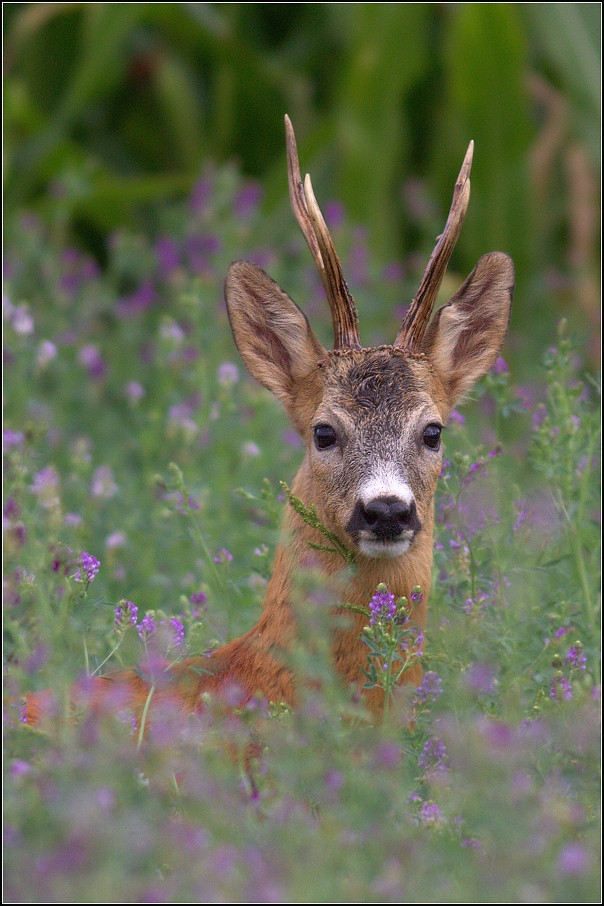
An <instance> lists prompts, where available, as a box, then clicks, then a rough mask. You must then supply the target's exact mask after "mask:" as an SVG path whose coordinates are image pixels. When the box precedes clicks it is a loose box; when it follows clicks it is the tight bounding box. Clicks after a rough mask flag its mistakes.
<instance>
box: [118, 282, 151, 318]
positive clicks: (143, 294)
mask: <svg viewBox="0 0 604 906" xmlns="http://www.w3.org/2000/svg"><path fill="white" fill-rule="evenodd" d="M156 298H157V293H156V292H155V287H154V286H153V284H152V283H151V281H150V280H146V281H145V282H144V283H141V285H140V286H139V288H138V289H137V290H136V291H135V292H134V293H132V295H131V296H123V297H122V298H121V299H118V301H117V302H116V304H115V311H116V314H117V315H118V316H119V317H122V318H129V317H132V316H134V315H137V314H139V312H141V311H145V309H147V308H149V307H150V306H151V305H153V304H154V302H155V300H156Z"/></svg>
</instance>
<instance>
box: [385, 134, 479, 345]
mask: <svg viewBox="0 0 604 906" xmlns="http://www.w3.org/2000/svg"><path fill="white" fill-rule="evenodd" d="M473 152H474V142H470V144H469V145H468V150H467V151H466V156H465V158H464V162H463V164H462V165H461V170H460V171H459V176H458V177H457V182H456V183H455V189H454V191H453V201H452V202H451V210H450V211H449V216H448V217H447V223H446V225H445V228H444V230H443V232H442V234H441V236H439V238H438V242H437V243H436V247H435V249H434V251H433V252H432V254H431V256H430V260H429V261H428V266H427V267H426V270H425V271H424V276H423V277H422V282H421V283H420V285H419V289H418V291H417V293H416V295H415V298H414V300H413V302H412V303H411V306H410V307H409V311H408V312H407V314H406V315H405V319H404V321H403V323H402V325H401V329H400V330H399V332H398V334H397V337H396V340H395V341H394V345H395V346H397V347H399V348H400V349H410V350H419V349H420V347H421V342H422V338H423V336H424V333H425V330H426V328H427V326H428V322H429V321H430V317H431V315H432V309H433V308H434V303H435V301H436V297H437V295H438V290H439V288H440V284H441V283H442V279H443V277H444V276H445V271H446V270H447V264H448V263H449V258H450V257H451V254H452V252H453V249H454V248H455V243H456V242H457V237H458V236H459V231H460V230H461V225H462V223H463V221H464V217H465V216H466V211H467V209H468V202H469V200H470V170H471V168H472V154H473Z"/></svg>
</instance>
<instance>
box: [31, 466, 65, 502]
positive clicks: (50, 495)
mask: <svg viewBox="0 0 604 906" xmlns="http://www.w3.org/2000/svg"><path fill="white" fill-rule="evenodd" d="M58 490H59V475H58V472H57V470H56V469H55V468H53V466H47V467H46V468H45V469H42V470H41V471H40V472H38V473H37V474H36V475H34V479H33V484H32V485H31V487H30V491H31V492H32V494H35V495H36V497H37V498H38V500H39V501H40V503H41V504H42V506H43V507H45V508H46V509H51V508H52V507H54V506H58V504H59V494H58Z"/></svg>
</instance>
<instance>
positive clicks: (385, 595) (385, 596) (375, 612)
mask: <svg viewBox="0 0 604 906" xmlns="http://www.w3.org/2000/svg"><path fill="white" fill-rule="evenodd" d="M369 610H370V612H371V619H370V621H369V622H370V624H371V626H375V624H376V623H377V622H378V620H392V619H394V617H395V616H396V603H395V600H394V595H393V594H390V592H389V591H388V588H387V587H386V586H385V585H384V584H383V583H381V584H380V585H378V587H377V591H376V593H375V594H374V596H373V598H372V599H371V601H370V602H369Z"/></svg>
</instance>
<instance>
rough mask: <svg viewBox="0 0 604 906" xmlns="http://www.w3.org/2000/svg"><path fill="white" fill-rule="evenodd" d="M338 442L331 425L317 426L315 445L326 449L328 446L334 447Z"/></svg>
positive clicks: (319, 448)
mask: <svg viewBox="0 0 604 906" xmlns="http://www.w3.org/2000/svg"><path fill="white" fill-rule="evenodd" d="M336 442H337V437H336V432H335V431H334V430H333V428H332V427H331V425H316V426H315V446H316V448H317V450H325V449H326V448H327V447H333V445H334V444H335V443H336Z"/></svg>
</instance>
